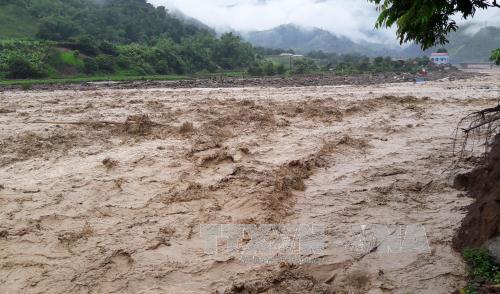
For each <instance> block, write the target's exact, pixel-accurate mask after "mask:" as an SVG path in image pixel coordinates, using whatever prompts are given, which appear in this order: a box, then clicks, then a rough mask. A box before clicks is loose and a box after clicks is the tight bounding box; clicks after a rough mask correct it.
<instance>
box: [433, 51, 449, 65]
mask: <svg viewBox="0 0 500 294" xmlns="http://www.w3.org/2000/svg"><path fill="white" fill-rule="evenodd" d="M431 61H432V62H434V63H435V64H449V63H450V55H449V54H448V53H432V54H431Z"/></svg>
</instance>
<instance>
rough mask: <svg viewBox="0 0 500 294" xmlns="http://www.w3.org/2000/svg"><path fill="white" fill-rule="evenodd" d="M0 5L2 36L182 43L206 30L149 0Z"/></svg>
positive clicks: (28, 0)
mask: <svg viewBox="0 0 500 294" xmlns="http://www.w3.org/2000/svg"><path fill="white" fill-rule="evenodd" d="M0 6H1V7H0V37H2V39H5V38H12V37H16V38H17V37H28V38H33V37H36V38H39V39H44V40H55V41H61V40H68V39H70V38H74V37H77V36H83V35H87V36H92V37H93V38H95V39H100V40H107V41H110V42H114V43H131V42H138V43H145V42H152V41H154V40H157V39H158V38H161V37H163V38H170V39H172V40H174V41H176V42H179V41H180V40H181V38H183V37H185V36H190V35H194V34H196V33H199V32H200V28H198V27H196V26H195V25H192V24H187V23H185V22H183V21H182V20H179V19H178V18H176V17H174V16H172V15H171V14H169V13H168V12H167V10H166V9H165V8H164V7H157V8H155V7H154V6H153V5H151V4H149V3H147V2H146V1H145V0H0ZM207 32H208V31H207Z"/></svg>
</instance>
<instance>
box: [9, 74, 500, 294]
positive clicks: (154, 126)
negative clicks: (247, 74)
mask: <svg viewBox="0 0 500 294" xmlns="http://www.w3.org/2000/svg"><path fill="white" fill-rule="evenodd" d="M498 78H499V75H498V74H493V75H490V76H481V77H475V78H472V79H468V80H460V81H446V80H441V81H434V82H428V83H426V84H414V83H400V84H381V85H370V86H336V87H299V88H279V89H278V88H232V89H175V90H174V89H138V90H105V89H103V90H98V91H85V92H79V91H55V92H50V91H47V92H44V91H42V92H20V91H17V92H3V93H0V205H1V214H0V284H1V285H3V286H2V291H1V292H3V293H40V292H46V293H215V292H214V291H216V290H218V291H220V292H221V293H222V292H224V291H226V293H240V292H241V293H256V292H259V293H308V292H310V293H331V292H333V291H337V292H340V293H367V292H369V293H385V292H393V293H450V292H452V291H453V290H455V289H457V288H458V287H459V286H461V285H463V284H464V282H463V281H464V280H465V268H464V264H463V262H462V261H461V258H460V256H459V254H457V253H455V252H454V251H453V250H452V249H451V239H452V237H453V235H454V232H455V231H456V229H457V228H458V226H459V225H460V221H461V220H462V218H463V217H464V214H465V211H464V209H463V208H464V206H466V205H468V204H469V203H471V200H470V199H469V198H467V197H464V194H463V192H460V191H457V190H454V189H453V188H451V187H449V185H448V177H447V176H448V174H447V173H446V172H445V170H446V168H447V167H449V165H450V163H451V160H452V157H451V136H452V132H453V129H454V127H455V125H456V123H457V121H458V120H459V118H460V117H461V116H463V115H464V114H466V113H468V112H470V111H472V110H476V109H480V108H484V107H488V106H492V105H495V104H496V103H497V100H498V98H499V97H500V94H499V91H500V85H499V84H498ZM278 223H287V224H324V225H325V226H326V230H325V234H326V241H325V242H326V243H325V248H326V249H325V251H324V254H322V255H321V256H318V257H317V259H316V260H315V262H314V263H313V264H306V265H294V264H292V263H291V262H282V263H280V264H268V265H262V264H255V263H248V262H242V261H241V260H238V259H236V258H234V257H231V256H226V255H224V256H213V255H209V254H207V253H206V252H205V251H204V240H203V239H202V238H201V236H200V234H199V226H200V225H201V224H278ZM360 224H385V225H399V224H421V225H423V226H424V227H425V231H426V233H427V238H428V240H429V246H430V252H428V253H418V254H417V253H403V254H401V253H399V254H398V253H394V254H385V255H382V254H379V253H377V248H376V246H374V247H373V248H371V249H372V250H369V251H368V252H367V254H364V255H362V256H357V255H356V254H353V252H351V251H349V249H348V248H346V247H345V246H342V245H341V243H342V242H341V241H342V238H344V237H345V236H348V235H349V234H350V231H349V230H348V229H347V228H349V227H350V226H352V225H360ZM247 241H248V240H247Z"/></svg>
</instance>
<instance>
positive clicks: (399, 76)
mask: <svg viewBox="0 0 500 294" xmlns="http://www.w3.org/2000/svg"><path fill="white" fill-rule="evenodd" d="M478 75H479V74H478V73H472V72H463V71H458V70H455V69H452V70H443V69H441V70H439V69H436V70H434V71H431V72H429V73H428V75H427V76H426V77H425V79H426V80H428V81H436V80H441V79H446V80H461V79H467V78H471V77H474V76H478ZM416 77H417V75H415V74H410V73H391V72H386V73H374V74H359V75H350V76H347V75H346V76H342V75H322V76H320V75H313V76H310V75H304V76H293V77H266V78H244V79H242V78H226V77H214V78H211V79H188V80H181V81H147V80H144V81H126V82H94V83H80V84H53V85H43V84H41V85H32V86H30V88H31V89H32V90H79V91H91V90H98V89H138V88H140V89H152V88H160V87H164V88H173V89H181V88H235V87H237V88H239V87H304V86H334V85H376V84H382V83H401V82H414V81H415V78H416ZM2 90H3V91H7V90H23V87H22V86H0V91H2Z"/></svg>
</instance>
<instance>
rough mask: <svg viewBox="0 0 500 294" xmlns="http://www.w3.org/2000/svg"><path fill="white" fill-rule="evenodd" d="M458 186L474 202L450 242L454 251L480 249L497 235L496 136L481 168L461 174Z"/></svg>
mask: <svg viewBox="0 0 500 294" xmlns="http://www.w3.org/2000/svg"><path fill="white" fill-rule="evenodd" d="M459 180H460V181H461V185H462V186H463V187H465V188H467V190H468V191H469V193H470V195H471V196H472V197H473V198H475V199H476V201H475V202H474V203H473V204H472V205H471V206H470V207H469V208H468V211H469V213H468V215H467V217H466V218H465V219H464V221H463V224H462V227H461V228H460V231H459V233H458V234H457V236H456V238H455V239H454V240H453V243H454V246H455V247H456V248H457V250H460V251H461V250H463V249H464V248H467V247H470V248H474V247H480V246H482V245H484V243H485V242H486V241H487V240H489V239H491V238H493V237H494V236H498V235H500V135H497V137H496V138H495V142H494V145H493V146H492V149H491V152H490V153H489V154H488V156H487V158H486V159H485V162H484V164H483V165H482V166H481V167H478V168H476V169H474V170H473V171H472V172H470V173H469V174H467V175H462V176H461V179H459Z"/></svg>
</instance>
